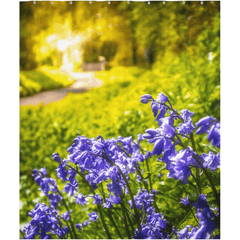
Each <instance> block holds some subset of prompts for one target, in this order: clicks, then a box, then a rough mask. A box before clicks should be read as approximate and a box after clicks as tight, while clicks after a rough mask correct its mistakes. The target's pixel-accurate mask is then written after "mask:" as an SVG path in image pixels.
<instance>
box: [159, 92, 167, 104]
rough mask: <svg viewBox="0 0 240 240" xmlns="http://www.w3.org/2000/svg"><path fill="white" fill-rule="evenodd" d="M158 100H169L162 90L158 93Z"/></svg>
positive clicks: (163, 101) (161, 101)
mask: <svg viewBox="0 0 240 240" xmlns="http://www.w3.org/2000/svg"><path fill="white" fill-rule="evenodd" d="M157 100H158V101H159V102H160V103H165V102H167V101H168V97H167V96H166V95H164V94H163V93H162V92H161V93H159V94H158V97H157Z"/></svg>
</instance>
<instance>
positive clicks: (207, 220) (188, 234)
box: [174, 194, 220, 239]
mask: <svg viewBox="0 0 240 240" xmlns="http://www.w3.org/2000/svg"><path fill="white" fill-rule="evenodd" d="M182 202H183V203H184V204H185V205H186V203H187V205H189V201H188V200H187V201H186V199H184V200H182ZM192 206H194V207H195V209H196V212H197V213H196V217H197V218H198V220H199V224H198V226H195V227H193V226H191V225H187V226H186V227H185V228H183V229H182V230H180V231H176V229H175V230H174V233H175V235H176V236H178V237H179V238H180V239H210V238H211V234H212V233H213V231H214V230H215V229H216V228H217V224H216V219H217V217H219V209H215V212H216V213H214V210H213V209H211V208H210V206H209V204H208V202H207V199H206V195H203V194H201V195H200V196H199V197H198V198H197V202H196V203H193V204H192ZM214 238H215V239H217V238H220V237H219V235H216V236H215V237H214Z"/></svg>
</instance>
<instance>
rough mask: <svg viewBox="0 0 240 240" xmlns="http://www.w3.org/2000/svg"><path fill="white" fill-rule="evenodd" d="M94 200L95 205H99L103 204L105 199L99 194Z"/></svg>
mask: <svg viewBox="0 0 240 240" xmlns="http://www.w3.org/2000/svg"><path fill="white" fill-rule="evenodd" d="M92 198H94V201H93V204H97V205H100V204H102V200H103V199H102V197H101V196H99V195H98V194H97V193H96V194H95V195H94V196H92Z"/></svg>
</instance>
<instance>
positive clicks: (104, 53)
mask: <svg viewBox="0 0 240 240" xmlns="http://www.w3.org/2000/svg"><path fill="white" fill-rule="evenodd" d="M85 72H88V73H89V72H91V73H92V74H93V75H91V76H93V77H92V78H96V79H101V80H102V81H103V85H102V86H101V87H99V88H93V89H90V90H89V89H88V91H85V92H84V93H83V92H81V93H74V92H73V93H69V94H67V96H66V97H65V98H63V99H62V100H60V101H57V102H53V103H49V104H47V105H44V104H42V103H40V104H38V105H36V106H32V105H25V106H21V107H20V202H21V204H20V222H21V223H24V222H26V221H27V220H28V215H27V213H28V212H29V211H30V210H31V209H32V208H33V207H34V205H35V203H36V202H37V201H40V200H42V199H43V196H40V197H39V192H38V191H37V188H38V187H37V184H36V183H35V182H34V181H33V179H32V177H31V170H32V169H34V168H37V169H39V168H41V167H46V168H47V170H48V173H49V175H50V176H52V177H55V169H56V168H57V164H56V163H55V162H54V161H53V160H52V154H53V153H55V152H58V153H59V154H60V156H61V157H62V158H64V157H66V156H67V148H68V147H69V146H70V145H71V144H72V141H73V139H74V138H75V137H76V136H77V135H85V136H87V137H97V136H98V135H102V136H103V137H104V138H111V137H115V138H117V137H118V136H119V135H121V136H124V137H126V136H133V138H134V139H137V134H138V133H144V131H145V129H147V128H151V127H153V128H156V127H157V123H156V122H154V118H153V114H152V112H151V109H150V106H146V105H144V104H141V103H140V102H139V100H140V97H141V95H143V94H146V93H148V94H152V95H153V97H156V96H157V93H159V92H163V93H164V94H166V95H167V96H168V97H169V99H170V101H171V103H172V105H173V106H174V107H175V108H176V109H178V110H181V109H188V110H190V111H192V112H194V113H195V114H194V117H193V119H194V120H195V121H197V120H198V119H199V118H201V117H204V116H206V115H211V116H213V117H215V118H217V119H218V120H220V2H218V1H208V2H204V4H203V5H202V4H200V2H199V1H193V2H192V1H191V2H188V1H186V3H185V4H182V2H181V1H180V2H166V4H163V2H151V3H150V4H147V2H132V1H131V3H130V4H127V2H126V1H124V2H121V1H112V2H111V4H108V2H107V1H93V2H92V4H89V2H88V1H85V2H80V1H79V2H78V1H73V2H72V4H69V1H65V2H64V1H63V2H56V1H54V2H53V4H51V3H50V2H49V1H48V2H42V1H41V2H40V1H37V2H36V4H33V2H21V3H20V85H19V88H20V89H19V92H20V93H19V94H20V97H21V99H22V98H24V97H29V96H33V95H34V94H36V93H40V92H43V91H46V90H53V89H59V88H61V89H62V88H66V87H69V86H71V85H72V84H74V83H75V81H76V80H77V79H76V77H75V76H80V75H81V74H84V73H85ZM74 74H75V75H74ZM76 74H80V75H76ZM85 76H86V75H85ZM200 140H201V141H202V142H203V144H206V139H200ZM146 147H149V146H146ZM149 149H151V147H150V148H149ZM156 181H157V180H156ZM60 184H61V183H60ZM166 186H168V184H166V185H165V187H166ZM169 186H170V182H169ZM168 204H170V206H168V209H173V212H172V213H171V214H172V215H171V217H172V219H176V222H177V220H178V218H179V217H180V216H181V214H182V213H181V212H178V211H177V210H176V209H175V210H174V207H172V206H171V202H168ZM172 204H173V205H174V202H173V203H172ZM79 214H80V213H79ZM81 214H84V213H81ZM169 214H170V213H168V215H169ZM79 216H80V215H79ZM90 237H91V236H90ZM93 238H94V237H93Z"/></svg>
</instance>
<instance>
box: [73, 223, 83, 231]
mask: <svg viewBox="0 0 240 240" xmlns="http://www.w3.org/2000/svg"><path fill="white" fill-rule="evenodd" d="M75 227H76V228H77V230H78V231H81V230H82V227H83V224H82V223H77V224H75Z"/></svg>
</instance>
